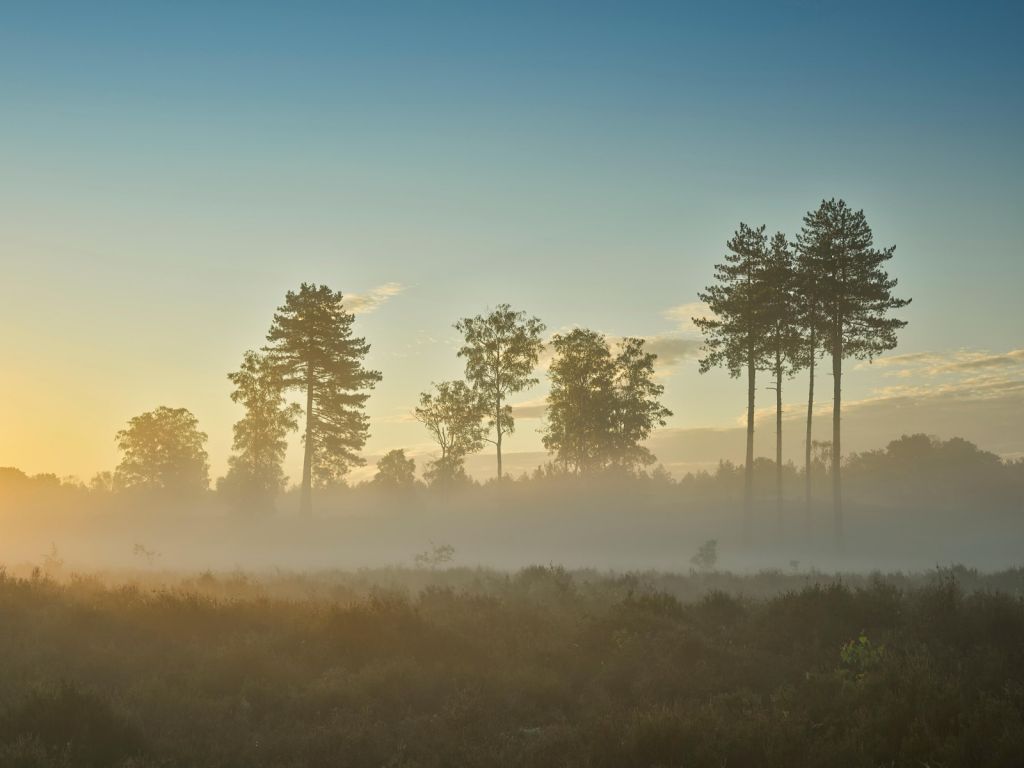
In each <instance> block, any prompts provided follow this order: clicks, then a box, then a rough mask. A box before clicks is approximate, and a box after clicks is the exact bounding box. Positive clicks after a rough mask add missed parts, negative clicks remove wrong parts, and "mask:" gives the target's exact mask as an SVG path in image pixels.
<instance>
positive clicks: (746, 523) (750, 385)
mask: <svg viewBox="0 0 1024 768" xmlns="http://www.w3.org/2000/svg"><path fill="white" fill-rule="evenodd" d="M754 375H755V371H754V354H753V352H751V353H750V356H749V357H748V358H747V458H746V470H745V472H744V476H743V536H744V538H745V539H747V540H749V539H750V521H751V512H752V507H753V503H754Z"/></svg>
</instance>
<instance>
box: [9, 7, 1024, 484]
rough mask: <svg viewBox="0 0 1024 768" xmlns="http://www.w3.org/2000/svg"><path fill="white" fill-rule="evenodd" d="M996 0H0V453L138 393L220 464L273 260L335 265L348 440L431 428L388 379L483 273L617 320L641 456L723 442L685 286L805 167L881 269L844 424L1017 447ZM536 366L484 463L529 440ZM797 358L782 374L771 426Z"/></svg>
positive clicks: (33, 444) (733, 449)
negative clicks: (357, 353)
mask: <svg viewBox="0 0 1024 768" xmlns="http://www.w3.org/2000/svg"><path fill="white" fill-rule="evenodd" d="M1022 22H1024V6H1022V5H1021V4H1020V3H984V2H980V3H958V4H953V3H941V2H930V3H911V2H901V3H848V2H847V3H838V2H828V1H823V2H810V1H809V0H805V1H801V2H780V3H769V2H759V3H741V2H716V3H699V4H698V3H693V4H691V3H678V2H677V3H604V2H587V3H556V2H544V3H521V2H520V3H507V4H501V3H445V2H429V3H428V2H408V3H390V2H376V3H350V4H349V3H306V2H294V3H259V2H246V3H242V2H223V3H199V2H174V3H171V2H151V3H135V2H133V3H103V2H97V3H88V4H83V3H65V4H57V3H47V2H35V3H23V4H18V5H11V6H8V7H5V8H4V9H3V10H2V11H0V162H2V173H0V266H2V272H0V274H2V276H3V281H2V286H3V288H2V290H3V301H2V302H0V323H2V325H0V328H2V331H0V466H3V465H11V466H18V467H21V468H22V469H24V470H26V471H28V472H30V473H35V472H55V473H57V474H58V475H76V476H79V477H82V478H88V477H90V476H91V475H92V474H93V473H94V472H96V471H98V470H103V469H111V468H113V467H114V466H115V465H116V463H117V460H118V456H117V452H116V447H115V445H114V433H115V432H116V431H117V430H118V429H120V428H121V427H122V426H123V425H124V424H125V422H126V421H127V420H128V419H129V418H131V417H132V416H134V415H136V414H138V413H140V412H142V411H145V410H149V409H151V408H154V407H156V406H158V405H168V406H174V407H178V406H183V407H187V408H189V409H190V410H192V411H193V413H195V414H196V416H197V417H198V418H199V421H200V425H201V427H202V428H203V429H204V430H205V431H206V432H207V433H208V435H209V444H208V450H209V453H210V463H211V468H212V471H213V474H214V475H215V476H216V475H218V474H222V473H223V471H224V468H225V465H226V459H227V456H228V453H229V451H230V440H231V424H232V423H233V422H234V421H235V420H236V419H237V418H239V416H240V410H239V408H238V407H237V406H235V405H234V404H232V403H231V402H230V400H229V397H228V396H229V393H230V384H229V382H228V380H227V378H226V374H227V372H228V371H230V370H232V369H233V368H235V367H236V366H237V365H238V363H239V361H240V359H241V355H242V353H243V351H244V350H246V349H249V348H257V347H259V346H260V345H261V344H262V343H263V337H264V335H265V334H266V331H267V329H268V327H269V325H270V321H271V317H272V314H273V312H274V309H275V307H277V306H278V305H279V304H280V303H281V302H282V300H283V298H284V295H285V292H286V291H287V290H289V289H294V288H296V287H297V286H298V285H299V284H300V283H301V282H303V281H307V282H317V283H325V284H327V285H330V286H331V287H332V288H335V289H337V290H341V291H342V292H343V293H344V294H346V295H347V296H349V302H350V305H351V306H352V307H353V308H356V309H358V310H359V314H358V317H357V320H356V328H357V332H358V333H359V334H360V335H363V336H365V337H366V339H367V340H368V341H369V342H370V344H371V345H372V349H371V353H370V358H369V360H368V364H369V365H370V366H371V367H373V368H376V369H379V370H380V371H381V372H382V373H383V381H382V382H381V384H380V385H378V387H377V389H376V390H375V392H374V394H373V396H372V397H371V399H370V401H369V405H368V414H369V416H370V418H371V432H372V435H371V438H370V441H369V442H368V444H367V446H366V450H365V454H366V456H367V458H368V459H369V460H370V461H371V463H372V461H373V460H374V458H375V457H377V456H379V455H380V454H381V453H383V452H384V451H386V450H388V449H391V448H399V447H402V448H406V449H407V450H409V451H410V452H411V453H413V454H414V455H416V456H418V457H420V458H421V461H422V459H423V458H425V457H427V456H428V455H429V453H430V446H429V442H428V440H427V438H426V434H425V432H424V430H423V429H422V427H421V425H419V424H417V423H416V422H415V421H413V420H412V419H411V417H410V413H411V410H412V408H413V407H414V405H415V403H416V399H417V395H418V393H419V392H420V391H422V390H424V389H427V388H428V387H429V386H430V384H431V382H432V381H440V380H443V379H451V378H457V377H460V376H461V375H462V374H463V367H462V361H460V360H459V359H458V358H457V357H456V354H455V353H456V350H457V347H458V336H457V332H456V331H455V330H454V329H453V328H452V324H453V323H454V322H455V321H456V320H458V319H459V318H460V317H463V316H467V315H474V314H477V313H480V312H483V311H485V310H486V309H487V308H488V307H493V306H495V305H496V304H498V303H501V302H508V303H511V304H512V305H513V306H514V307H515V308H517V309H522V310H524V311H526V312H528V313H529V314H531V315H536V316H538V317H540V318H541V319H542V320H543V321H544V322H545V323H546V324H547V326H548V329H549V332H556V331H558V330H564V329H568V328H571V327H573V326H576V325H581V326H587V327H591V328H595V329H597V330H600V331H603V332H605V333H607V334H609V335H610V336H625V335H630V336H643V337H645V338H647V339H648V341H649V344H650V345H651V347H652V348H653V349H654V350H655V351H659V352H660V353H661V364H660V365H659V372H658V375H659V378H660V380H661V382H662V383H663V384H664V385H665V388H666V389H665V397H664V402H665V404H666V405H667V406H668V407H669V408H671V409H672V411H673V412H674V415H673V417H672V418H671V419H670V420H669V424H668V425H667V427H666V428H665V429H664V430H662V431H660V432H659V433H658V434H656V435H655V436H654V438H653V439H652V446H653V447H654V448H655V452H656V453H657V454H658V455H659V458H660V459H661V460H662V461H664V462H665V464H666V466H668V467H669V468H670V469H671V470H672V471H673V472H675V473H677V474H678V473H681V472H684V471H689V470H692V469H695V468H701V467H709V466H713V465H714V463H715V462H717V460H718V459H719V458H732V459H736V458H740V457H741V456H742V451H743V444H742V432H741V431H739V425H740V424H741V420H742V417H743V409H744V407H745V387H744V384H743V382H741V381H737V380H732V379H730V378H729V377H728V375H727V374H725V373H722V372H713V373H710V374H707V375H704V376H701V375H700V374H699V373H698V371H697V363H696V357H697V347H698V345H699V339H698V337H697V335H696V334H695V332H694V329H693V328H692V326H691V324H690V323H689V322H688V320H687V318H688V317H689V316H690V314H691V312H692V311H693V310H694V309H697V310H699V306H695V302H697V292H698V291H699V290H700V289H701V288H703V287H704V286H705V285H707V284H708V282H709V281H710V280H711V276H712V270H713V265H714V264H715V263H716V262H717V261H720V260H721V257H722V255H723V254H724V242H725V241H726V240H727V239H728V238H729V236H730V235H731V234H732V232H733V230H734V229H735V228H736V227H737V225H738V224H739V222H740V221H744V222H748V223H751V224H762V223H763V224H766V225H767V226H768V227H769V230H770V231H775V230H781V231H783V232H786V233H787V234H789V235H791V236H792V235H793V234H794V233H795V232H796V231H797V229H798V228H799V226H800V221H801V218H802V216H803V214H804V213H805V212H806V211H807V210H809V209H811V208H814V207H816V206H817V204H818V202H819V201H820V200H821V199H822V198H830V197H833V196H835V197H842V198H844V199H845V200H846V201H847V202H848V203H849V204H850V205H851V206H853V207H854V208H858V209H860V208H863V209H864V211H865V213H866V215H867V217H868V221H869V223H870V224H871V225H872V227H873V229H874V233H875V237H876V242H877V243H878V244H879V245H891V244H895V246H896V255H895V257H894V259H893V260H892V261H891V262H890V273H891V274H892V276H894V277H896V278H897V279H898V280H899V286H898V289H897V291H896V292H897V294H898V295H901V296H905V297H912V298H913V303H912V304H911V305H910V306H909V307H907V308H906V309H905V310H903V311H902V317H904V319H906V320H908V321H909V325H908V327H907V328H906V329H905V330H904V331H903V332H902V333H901V335H900V344H899V348H898V349H897V350H895V351H894V352H893V353H891V354H889V355H887V356H885V357H883V358H882V359H881V360H879V361H876V362H875V363H874V364H873V365H867V364H857V363H850V364H849V375H848V376H846V377H844V378H845V379H846V380H845V382H844V387H845V395H844V396H845V397H846V398H847V399H848V402H849V403H850V406H849V408H848V411H847V412H846V413H845V414H844V418H845V423H846V429H847V433H846V434H847V435H848V438H847V440H846V441H845V444H846V446H848V447H849V449H850V450H865V449H868V448H874V447H878V446H881V445H884V444H885V443H886V442H887V441H888V440H891V439H894V438H896V437H899V435H900V434H902V433H903V432H918V431H923V432H929V433H932V434H937V435H939V436H940V437H951V436H953V435H954V434H957V435H962V436H964V437H967V438H968V439H973V440H975V441H976V442H978V443H979V444H980V445H982V447H985V448H989V449H991V450H995V451H997V452H999V453H1001V454H1002V455H1005V456H1017V455H1024V417H1022V413H1024V351H1022V350H1024V309H1022V304H1021V300H1020V287H1021V285H1024V258H1022V256H1024V254H1022V251H1021V245H1020V242H1021V240H1020V236H1019V229H1020V223H1021V221H1024V148H1022V142H1021V136H1024V40H1022V37H1024V35H1022V32H1021V30H1022V28H1024V25H1022ZM538 375H539V377H540V378H541V379H542V384H541V385H539V386H537V387H536V388H534V389H532V390H529V391H527V392H524V393H521V394H520V395H519V396H517V398H516V402H517V403H520V404H522V407H521V408H519V410H518V413H519V416H520V418H519V424H518V427H517V432H516V434H515V435H513V436H512V437H511V438H508V439H507V441H506V451H507V452H508V455H509V459H508V460H507V462H506V463H507V464H508V465H509V466H510V467H512V468H513V469H514V470H516V471H518V470H520V469H527V468H529V467H530V466H536V464H537V463H538V462H540V461H542V460H543V458H544V457H543V454H542V453H541V450H542V449H541V444H540V435H539V432H538V430H539V429H540V428H541V427H542V424H543V421H542V415H543V409H542V407H541V404H542V401H543V396H544V393H545V391H546V389H545V385H544V384H543V379H544V372H543V370H540V371H539V373H538ZM830 385H831V381H830V380H828V379H821V380H819V386H820V387H821V388H822V390H824V391H822V390H819V391H821V394H822V397H821V402H820V407H821V408H822V409H823V410H821V411H820V416H819V417H818V419H817V421H818V424H819V425H820V426H821V427H822V429H824V428H826V427H827V426H828V424H827V422H828V405H829V404H828V402H827V399H826V397H827V390H828V388H829V387H830ZM805 390H806V382H805V380H804V379H803V378H802V377H796V378H794V379H793V380H792V381H790V382H787V383H786V385H785V388H784V394H785V398H784V399H785V401H786V404H787V407H786V414H787V427H788V433H789V435H790V437H789V439H788V441H787V445H788V446H789V448H788V449H787V453H788V454H789V455H792V456H794V457H795V456H797V455H799V454H800V452H801V451H802V437H801V434H802V431H801V428H800V426H799V424H800V421H799V420H800V416H801V408H805V407H806V406H805V405H803V404H802V403H805V398H806V391H805ZM758 397H759V403H758V405H759V408H768V407H769V406H770V405H771V401H772V399H773V393H771V392H768V391H766V390H765V389H763V388H759V390H758ZM759 413H760V414H761V417H762V418H761V421H760V422H759V425H758V450H759V453H764V454H765V455H768V454H769V453H770V451H771V444H772V443H773V440H774V433H773V425H772V423H771V421H770V418H769V413H768V412H759ZM821 436H822V437H825V436H826V435H825V433H824V432H822V434H821ZM492 462H493V459H492V458H491V457H490V456H486V455H485V456H480V457H476V458H475V459H474V460H473V463H472V464H471V468H472V469H473V470H474V471H475V472H477V473H478V474H481V476H486V474H487V473H488V472H490V471H492V469H491V467H492ZM299 466H300V453H299V450H298V448H297V445H296V446H295V447H293V450H292V451H291V452H290V455H289V458H288V467H287V468H288V470H289V472H290V473H291V475H292V477H295V476H297V475H298V468H299Z"/></svg>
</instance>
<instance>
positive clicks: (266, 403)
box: [217, 350, 302, 509]
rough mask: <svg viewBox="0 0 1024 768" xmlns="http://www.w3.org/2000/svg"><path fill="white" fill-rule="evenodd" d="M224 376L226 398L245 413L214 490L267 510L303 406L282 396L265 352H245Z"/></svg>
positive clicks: (281, 478)
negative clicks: (228, 385)
mask: <svg viewBox="0 0 1024 768" xmlns="http://www.w3.org/2000/svg"><path fill="white" fill-rule="evenodd" d="M228 380H229V381H231V383H232V384H234V385H235V389H234V391H233V392H232V393H231V399H232V400H233V401H234V402H236V403H240V404H241V405H242V406H244V407H245V415H243V416H242V418H241V419H239V420H238V421H237V422H235V426H234V429H233V432H234V441H233V442H232V448H233V449H234V450H235V454H234V455H232V456H231V457H229V458H228V473H227V475H226V476H225V477H224V478H223V479H222V480H221V482H219V483H218V484H217V487H218V490H221V491H223V492H225V493H227V494H228V495H229V496H232V497H233V498H234V500H235V501H236V502H237V503H240V504H242V505H243V506H245V507H248V508H262V509H268V508H272V507H273V503H274V498H275V497H276V496H277V494H279V493H280V492H281V491H283V490H284V485H285V481H286V480H287V478H286V477H285V474H284V469H283V467H282V465H283V464H284V457H285V452H286V451H287V450H288V439H287V438H288V433H289V432H291V431H292V430H294V429H296V428H297V427H298V419H299V416H301V415H302V407H301V406H300V405H299V404H298V403H288V401H287V400H286V399H285V396H284V382H283V380H282V376H281V371H280V369H279V368H278V367H276V366H275V365H274V364H273V363H272V362H271V360H270V358H269V357H268V356H267V355H265V354H264V355H261V354H259V353H257V352H253V351H252V350H249V351H247V352H246V353H245V354H244V355H243V356H242V365H241V367H240V368H239V369H238V370H237V371H234V372H233V373H229V374H228Z"/></svg>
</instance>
